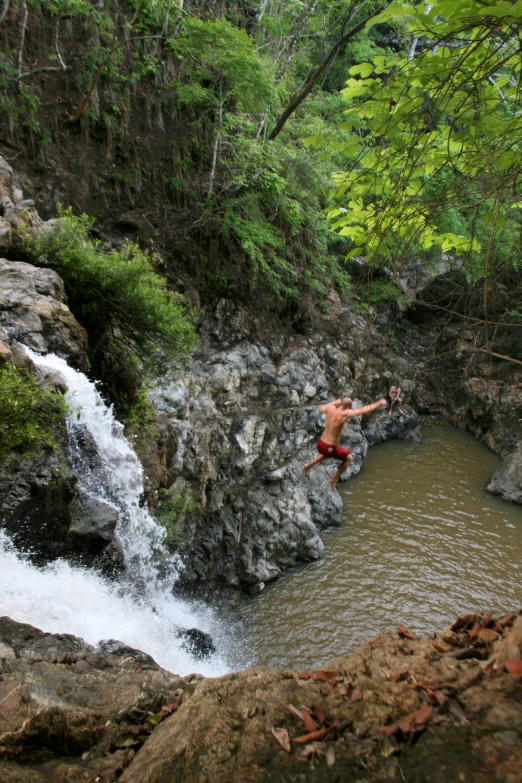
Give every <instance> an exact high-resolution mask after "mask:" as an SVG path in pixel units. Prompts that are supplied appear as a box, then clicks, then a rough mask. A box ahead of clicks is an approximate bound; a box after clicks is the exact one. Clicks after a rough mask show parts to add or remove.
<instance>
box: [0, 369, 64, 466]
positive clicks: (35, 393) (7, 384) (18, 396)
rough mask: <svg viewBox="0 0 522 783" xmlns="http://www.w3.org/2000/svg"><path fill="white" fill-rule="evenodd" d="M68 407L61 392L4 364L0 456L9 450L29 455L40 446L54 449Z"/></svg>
mask: <svg viewBox="0 0 522 783" xmlns="http://www.w3.org/2000/svg"><path fill="white" fill-rule="evenodd" d="M68 410H69V409H68V406H67V404H66V402H65V399H64V397H63V395H61V394H59V393H58V392H55V391H53V390H52V389H49V388H41V387H40V386H39V385H38V382H37V381H36V380H35V379H34V378H33V377H32V376H31V375H29V374H28V373H27V372H26V371H25V370H21V369H16V368H15V367H13V366H12V365H11V364H9V363H7V364H5V365H4V366H3V367H2V368H1V369H0V459H2V460H3V459H5V458H6V457H7V456H8V455H9V452H11V451H18V452H19V453H21V454H23V455H24V456H32V455H34V454H36V453H37V452H38V451H39V449H41V448H56V440H55V438H56V432H57V430H58V429H59V428H60V427H63V425H64V418H65V415H66V414H67V413H68Z"/></svg>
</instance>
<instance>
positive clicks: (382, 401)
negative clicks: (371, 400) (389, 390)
mask: <svg viewBox="0 0 522 783" xmlns="http://www.w3.org/2000/svg"><path fill="white" fill-rule="evenodd" d="M379 403H380V405H381V407H382V406H383V405H388V400H387V399H386V397H381V399H380V400H379Z"/></svg>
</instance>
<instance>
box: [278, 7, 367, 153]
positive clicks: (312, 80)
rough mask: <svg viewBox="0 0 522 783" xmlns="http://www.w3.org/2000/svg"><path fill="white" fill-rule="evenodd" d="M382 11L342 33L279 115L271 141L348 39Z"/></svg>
mask: <svg viewBox="0 0 522 783" xmlns="http://www.w3.org/2000/svg"><path fill="white" fill-rule="evenodd" d="M381 11H382V8H378V9H377V10H375V11H373V12H372V14H371V15H370V16H369V17H368V18H367V19H364V20H363V21H362V22H359V24H357V25H355V27H353V28H352V29H351V30H349V31H348V32H347V33H344V35H342V36H341V38H339V40H338V41H336V43H335V44H334V45H333V46H332V47H331V49H330V50H329V52H328V54H327V55H326V57H324V59H323V61H322V62H321V63H320V64H319V65H318V66H317V68H316V69H315V71H313V72H312V73H311V74H310V76H309V77H308V79H307V81H306V83H305V84H304V85H303V86H302V87H301V88H300V89H299V90H298V91H297V92H296V94H295V95H294V97H293V98H292V99H291V100H290V101H289V103H288V104H287V106H286V108H285V110H284V111H283V113H282V114H281V115H280V116H279V119H278V120H277V122H276V124H275V127H274V128H273V130H272V131H271V132H270V133H269V135H268V138H269V140H270V141H273V140H274V139H275V138H276V137H277V136H279V134H280V133H281V131H282V130H283V128H284V126H285V124H286V122H287V120H288V118H289V117H291V115H292V114H293V113H294V112H295V110H296V109H297V108H298V107H299V106H300V105H301V104H302V102H303V101H304V100H305V98H307V97H308V95H309V94H310V92H311V91H312V89H313V87H314V85H315V84H316V82H317V81H318V79H320V78H321V76H322V75H323V74H324V73H325V72H326V71H328V69H329V68H330V66H331V64H332V62H333V60H334V59H335V57H336V55H337V54H338V52H339V51H340V50H341V49H342V48H343V47H344V46H345V45H346V44H347V43H348V41H350V40H351V39H352V38H354V37H355V36H356V35H357V34H358V33H360V32H361V30H363V29H364V28H365V27H366V24H367V22H368V19H371V18H372V17H374V16H377V14H380V12H381Z"/></svg>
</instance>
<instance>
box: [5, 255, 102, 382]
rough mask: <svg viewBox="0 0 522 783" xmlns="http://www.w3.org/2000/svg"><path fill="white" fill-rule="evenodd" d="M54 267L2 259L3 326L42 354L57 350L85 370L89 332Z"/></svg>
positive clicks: (58, 353)
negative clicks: (78, 318)
mask: <svg viewBox="0 0 522 783" xmlns="http://www.w3.org/2000/svg"><path fill="white" fill-rule="evenodd" d="M64 300H65V293H64V289H63V283H62V281H61V279H60V278H59V277H58V275H57V274H56V272H54V271H53V270H52V269H42V268H39V267H35V266H32V265H31V264H26V263H24V262H22V261H7V260H6V259H0V325H1V326H3V327H4V329H5V330H6V331H7V332H8V335H9V337H10V338H11V339H15V340H17V341H18V342H21V343H24V344H25V345H27V346H29V348H32V349H33V350H34V351H37V352H38V353H49V352H51V353H55V354H57V355H58V356H61V357H63V358H64V359H66V360H67V361H68V362H70V363H71V364H72V365H73V366H74V367H78V368H79V369H85V368H86V366H87V360H86V355H85V351H86V349H87V333H86V332H85V330H84V329H83V327H81V326H80V324H79V323H78V322H77V321H76V319H75V318H74V316H73V315H72V313H71V311H70V310H69V308H68V307H67V305H66V304H65V301H64Z"/></svg>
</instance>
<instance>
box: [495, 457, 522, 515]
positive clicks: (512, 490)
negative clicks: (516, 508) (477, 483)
mask: <svg viewBox="0 0 522 783" xmlns="http://www.w3.org/2000/svg"><path fill="white" fill-rule="evenodd" d="M488 490H489V492H492V493H493V495H500V496H501V497H503V498H504V500H510V501H511V502H512V503H521V504H522V446H521V445H519V446H518V448H516V449H515V451H513V452H512V453H511V454H509V455H508V456H507V457H506V458H505V459H504V461H503V462H502V465H501V466H500V468H499V469H498V470H497V471H496V472H495V473H494V475H493V478H492V479H491V481H490V482H489V484H488Z"/></svg>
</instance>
